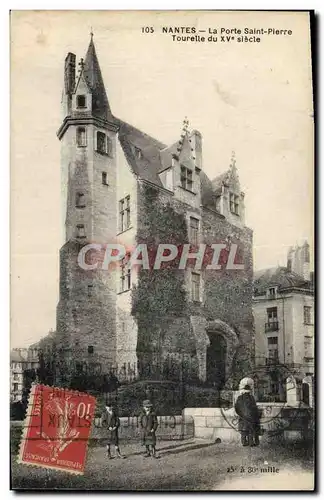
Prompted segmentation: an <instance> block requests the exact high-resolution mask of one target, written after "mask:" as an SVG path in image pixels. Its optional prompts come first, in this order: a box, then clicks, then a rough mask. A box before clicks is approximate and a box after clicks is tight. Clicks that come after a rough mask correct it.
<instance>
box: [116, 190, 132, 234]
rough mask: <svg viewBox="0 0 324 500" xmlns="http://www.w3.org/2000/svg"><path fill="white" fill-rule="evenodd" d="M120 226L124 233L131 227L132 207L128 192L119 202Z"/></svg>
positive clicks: (120, 230) (121, 231)
mask: <svg viewBox="0 0 324 500" xmlns="http://www.w3.org/2000/svg"><path fill="white" fill-rule="evenodd" d="M118 227H119V232H120V233H123V232H124V231H127V230H128V229H129V228H130V227H131V208H130V195H129V194H128V195H127V196H125V197H124V198H122V199H121V200H119V203H118Z"/></svg>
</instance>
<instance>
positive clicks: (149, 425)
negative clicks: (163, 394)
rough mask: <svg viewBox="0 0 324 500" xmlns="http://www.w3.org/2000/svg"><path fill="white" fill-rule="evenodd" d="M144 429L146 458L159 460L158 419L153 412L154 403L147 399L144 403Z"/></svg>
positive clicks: (142, 421) (142, 420) (142, 423)
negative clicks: (157, 441)
mask: <svg viewBox="0 0 324 500" xmlns="http://www.w3.org/2000/svg"><path fill="white" fill-rule="evenodd" d="M141 425H142V429H143V444H144V446H145V447H146V454H145V455H144V456H145V457H153V458H159V457H158V456H157V455H156V450H155V446H156V435H155V433H156V429H157V428H158V425H159V424H158V419H157V416H156V413H155V411H154V410H153V405H152V403H151V402H150V401H149V400H148V399H146V400H145V401H143V415H142V418H141Z"/></svg>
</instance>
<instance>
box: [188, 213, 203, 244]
mask: <svg viewBox="0 0 324 500" xmlns="http://www.w3.org/2000/svg"><path fill="white" fill-rule="evenodd" d="M193 221H195V223H194V224H196V222H197V227H194V226H193V224H192V223H193ZM200 223H201V219H200V218H198V217H194V216H193V215H189V243H191V244H192V245H195V246H198V245H199V242H200Z"/></svg>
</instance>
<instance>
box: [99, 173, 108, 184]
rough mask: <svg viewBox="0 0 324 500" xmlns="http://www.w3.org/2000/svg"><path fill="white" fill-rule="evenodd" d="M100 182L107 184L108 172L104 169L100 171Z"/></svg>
mask: <svg viewBox="0 0 324 500" xmlns="http://www.w3.org/2000/svg"><path fill="white" fill-rule="evenodd" d="M101 184H102V185H103V186H109V183H108V173H107V172H106V171H104V170H103V171H102V172H101Z"/></svg>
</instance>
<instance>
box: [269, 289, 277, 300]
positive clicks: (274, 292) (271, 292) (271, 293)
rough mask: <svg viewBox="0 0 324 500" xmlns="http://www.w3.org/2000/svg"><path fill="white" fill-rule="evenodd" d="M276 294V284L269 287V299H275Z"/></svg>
mask: <svg viewBox="0 0 324 500" xmlns="http://www.w3.org/2000/svg"><path fill="white" fill-rule="evenodd" d="M276 295H277V287H274V286H272V287H270V288H269V289H268V296H269V299H275V298H276Z"/></svg>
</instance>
